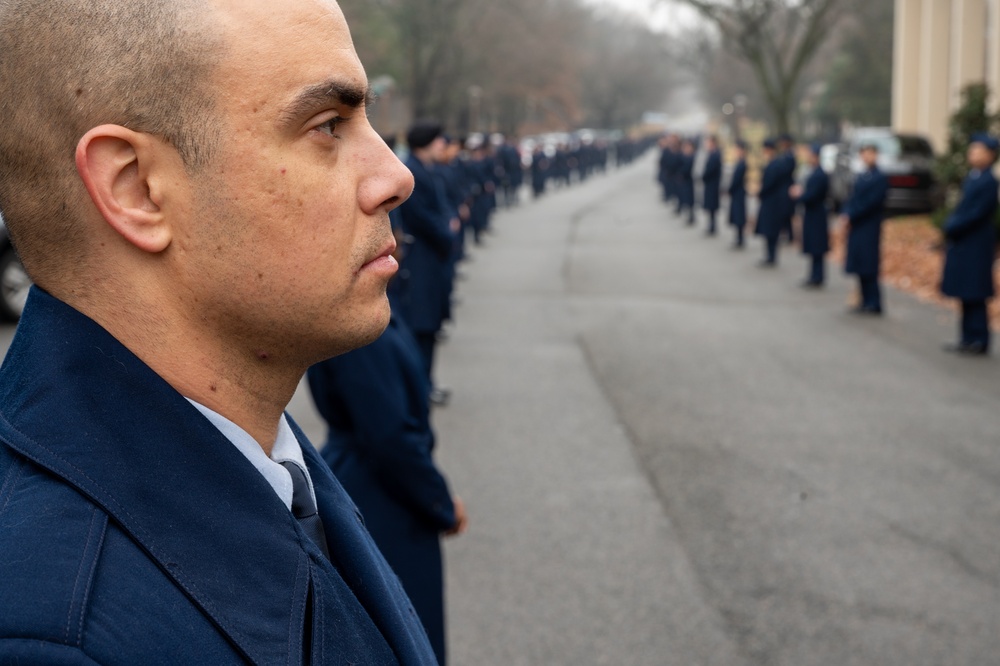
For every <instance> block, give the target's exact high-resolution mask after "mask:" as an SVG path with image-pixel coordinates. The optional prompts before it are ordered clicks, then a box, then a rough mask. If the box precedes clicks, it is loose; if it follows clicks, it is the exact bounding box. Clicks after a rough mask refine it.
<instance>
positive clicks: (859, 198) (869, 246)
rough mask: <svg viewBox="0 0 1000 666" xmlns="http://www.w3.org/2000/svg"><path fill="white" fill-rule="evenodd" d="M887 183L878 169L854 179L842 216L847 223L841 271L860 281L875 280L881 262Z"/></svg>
mask: <svg viewBox="0 0 1000 666" xmlns="http://www.w3.org/2000/svg"><path fill="white" fill-rule="evenodd" d="M888 191H889V179H888V178H886V177H885V174H883V173H882V172H881V171H879V169H878V167H873V168H872V169H870V170H868V171H866V172H865V173H863V174H861V175H859V176H858V178H857V180H856V181H855V182H854V191H853V192H852V194H851V198H850V199H848V201H847V204H846V205H845V206H844V211H843V214H844V215H846V216H847V217H848V219H849V220H850V222H851V230H850V233H849V234H848V236H847V261H846V263H845V266H844V270H845V271H846V272H847V273H853V274H855V275H860V276H862V277H875V276H877V275H878V273H879V266H880V263H881V259H882V221H883V219H884V217H885V195H886V193H887V192H888Z"/></svg>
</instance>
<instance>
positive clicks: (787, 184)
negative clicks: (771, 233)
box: [777, 134, 798, 243]
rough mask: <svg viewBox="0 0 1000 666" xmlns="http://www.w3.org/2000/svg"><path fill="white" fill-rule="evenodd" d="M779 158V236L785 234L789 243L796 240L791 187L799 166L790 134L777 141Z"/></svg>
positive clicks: (783, 135) (793, 141) (793, 140)
mask: <svg viewBox="0 0 1000 666" xmlns="http://www.w3.org/2000/svg"><path fill="white" fill-rule="evenodd" d="M777 144H778V159H779V160H781V165H782V169H781V181H782V182H781V187H780V189H779V196H778V201H779V206H778V210H779V211H780V215H781V227H780V230H779V236H780V235H781V234H785V239H786V240H787V241H788V243H792V242H794V241H795V227H794V225H793V224H792V219H793V218H794V217H795V202H794V201H792V197H791V194H789V192H790V191H791V188H792V186H793V185H795V170H796V168H797V167H798V163H797V160H796V159H795V139H793V138H792V135H790V134H782V135H781V136H780V137H779V138H778V141H777Z"/></svg>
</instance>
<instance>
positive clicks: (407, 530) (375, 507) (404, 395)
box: [307, 243, 466, 666]
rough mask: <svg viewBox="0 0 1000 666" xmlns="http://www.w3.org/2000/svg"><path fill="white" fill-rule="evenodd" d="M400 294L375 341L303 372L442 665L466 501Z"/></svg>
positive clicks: (331, 456) (342, 471) (351, 485)
mask: <svg viewBox="0 0 1000 666" xmlns="http://www.w3.org/2000/svg"><path fill="white" fill-rule="evenodd" d="M402 247H403V244H402V243H400V244H399V245H398V246H397V248H402ZM395 294H396V291H395V290H394V289H391V288H390V291H389V295H390V303H392V304H393V306H394V307H393V308H392V318H391V320H390V323H389V327H388V328H387V329H386V331H385V333H383V334H382V336H381V337H380V338H379V339H378V340H376V341H375V342H373V343H372V344H370V345H368V346H367V347H363V348H361V349H356V350H354V351H353V352H348V353H347V354H344V355H342V356H337V357H335V358H331V359H329V360H327V361H323V362H321V363H317V364H316V365H314V366H312V367H311V368H309V372H308V373H307V376H308V380H309V388H310V390H311V392H312V397H313V401H314V402H315V403H316V408H317V410H318V411H319V413H320V414H321V415H322V416H323V418H324V420H326V422H327V425H328V426H329V431H328V435H327V441H326V447H325V448H324V449H323V459H324V460H325V461H326V462H327V464H328V465H329V466H330V469H332V470H333V473H334V475H335V476H336V477H337V479H338V480H339V481H340V483H341V484H343V486H344V489H345V490H347V493H348V494H349V495H350V496H351V499H352V500H354V503H355V504H356V505H357V507H358V509H359V510H360V511H361V515H362V517H363V518H364V520H365V525H366V526H367V527H368V531H369V532H370V533H371V535H372V538H373V539H374V540H375V544H376V545H377V546H378V548H379V550H380V551H381V552H382V555H383V556H385V559H386V561H387V562H388V563H389V565H390V566H391V567H392V570H393V571H394V572H395V573H396V575H397V576H399V579H400V582H402V584H403V589H404V590H405V591H406V593H407V595H408V596H409V597H410V600H411V601H412V603H413V607H414V609H415V610H416V611H417V616H418V617H419V618H420V621H421V622H422V623H423V625H424V628H425V629H426V630H427V635H428V637H429V638H430V642H431V646H432V648H433V649H434V653H435V655H436V656H437V659H438V662H439V663H440V664H441V665H442V666H443V664H444V663H445V620H444V577H443V576H444V572H443V562H442V557H441V544H440V537H441V535H442V534H444V535H453V534H460V533H461V532H463V531H464V530H465V526H466V517H465V516H466V515H465V507H464V505H463V504H462V502H461V500H459V499H458V498H457V497H455V496H453V495H452V493H451V491H450V490H449V487H448V483H447V481H446V480H445V478H444V476H443V475H442V474H441V472H440V471H439V470H438V468H437V466H436V465H435V463H434V459H433V455H432V454H433V450H434V431H433V429H432V428H431V423H430V406H429V402H428V397H429V390H430V387H429V385H428V383H427V378H426V375H425V374H424V370H423V361H422V359H421V355H420V349H419V347H418V346H417V343H416V340H415V339H414V338H413V336H412V335H411V333H410V330H409V327H408V326H407V325H406V323H405V322H404V321H403V319H402V317H401V316H400V310H399V308H398V307H395V305H396V302H395Z"/></svg>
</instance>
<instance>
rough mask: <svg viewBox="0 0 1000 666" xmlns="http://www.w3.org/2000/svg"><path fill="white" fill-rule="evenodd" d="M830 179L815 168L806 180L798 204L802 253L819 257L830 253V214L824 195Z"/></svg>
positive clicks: (819, 169) (827, 189)
mask: <svg viewBox="0 0 1000 666" xmlns="http://www.w3.org/2000/svg"><path fill="white" fill-rule="evenodd" d="M829 190H830V177H829V176H827V175H826V172H825V171H823V169H822V167H816V168H815V169H813V171H812V173H810V174H809V178H807V179H806V184H805V187H804V188H803V191H802V196H800V197H799V203H800V204H802V253H803V254H808V255H810V256H813V257H821V256H823V255H825V254H826V253H827V252H829V251H830V228H829V224H830V213H829V211H828V210H827V207H826V195H827V193H828V192H829Z"/></svg>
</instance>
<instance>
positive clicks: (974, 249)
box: [941, 171, 997, 301]
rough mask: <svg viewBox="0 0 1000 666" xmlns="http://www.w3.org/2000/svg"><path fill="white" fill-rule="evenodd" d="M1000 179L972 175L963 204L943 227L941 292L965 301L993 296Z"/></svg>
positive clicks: (964, 190) (965, 186)
mask: <svg viewBox="0 0 1000 666" xmlns="http://www.w3.org/2000/svg"><path fill="white" fill-rule="evenodd" d="M996 214H997V179H996V177H994V175H993V173H992V172H991V171H973V172H972V173H971V174H969V176H968V177H967V178H966V179H965V183H964V184H963V185H962V200H961V201H960V202H959V203H958V207H956V208H955V211H954V212H953V213H952V214H951V217H949V218H948V222H947V223H946V224H945V226H944V236H945V239H946V241H947V243H948V251H947V255H946V258H945V264H944V277H943V279H942V280H941V291H942V292H943V293H944V294H945V295H947V296H951V297H953V298H959V299H962V300H964V301H982V300H985V299H987V298H990V297H992V296H993V290H994V285H993V259H994V256H995V254H996V243H997V232H996Z"/></svg>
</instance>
